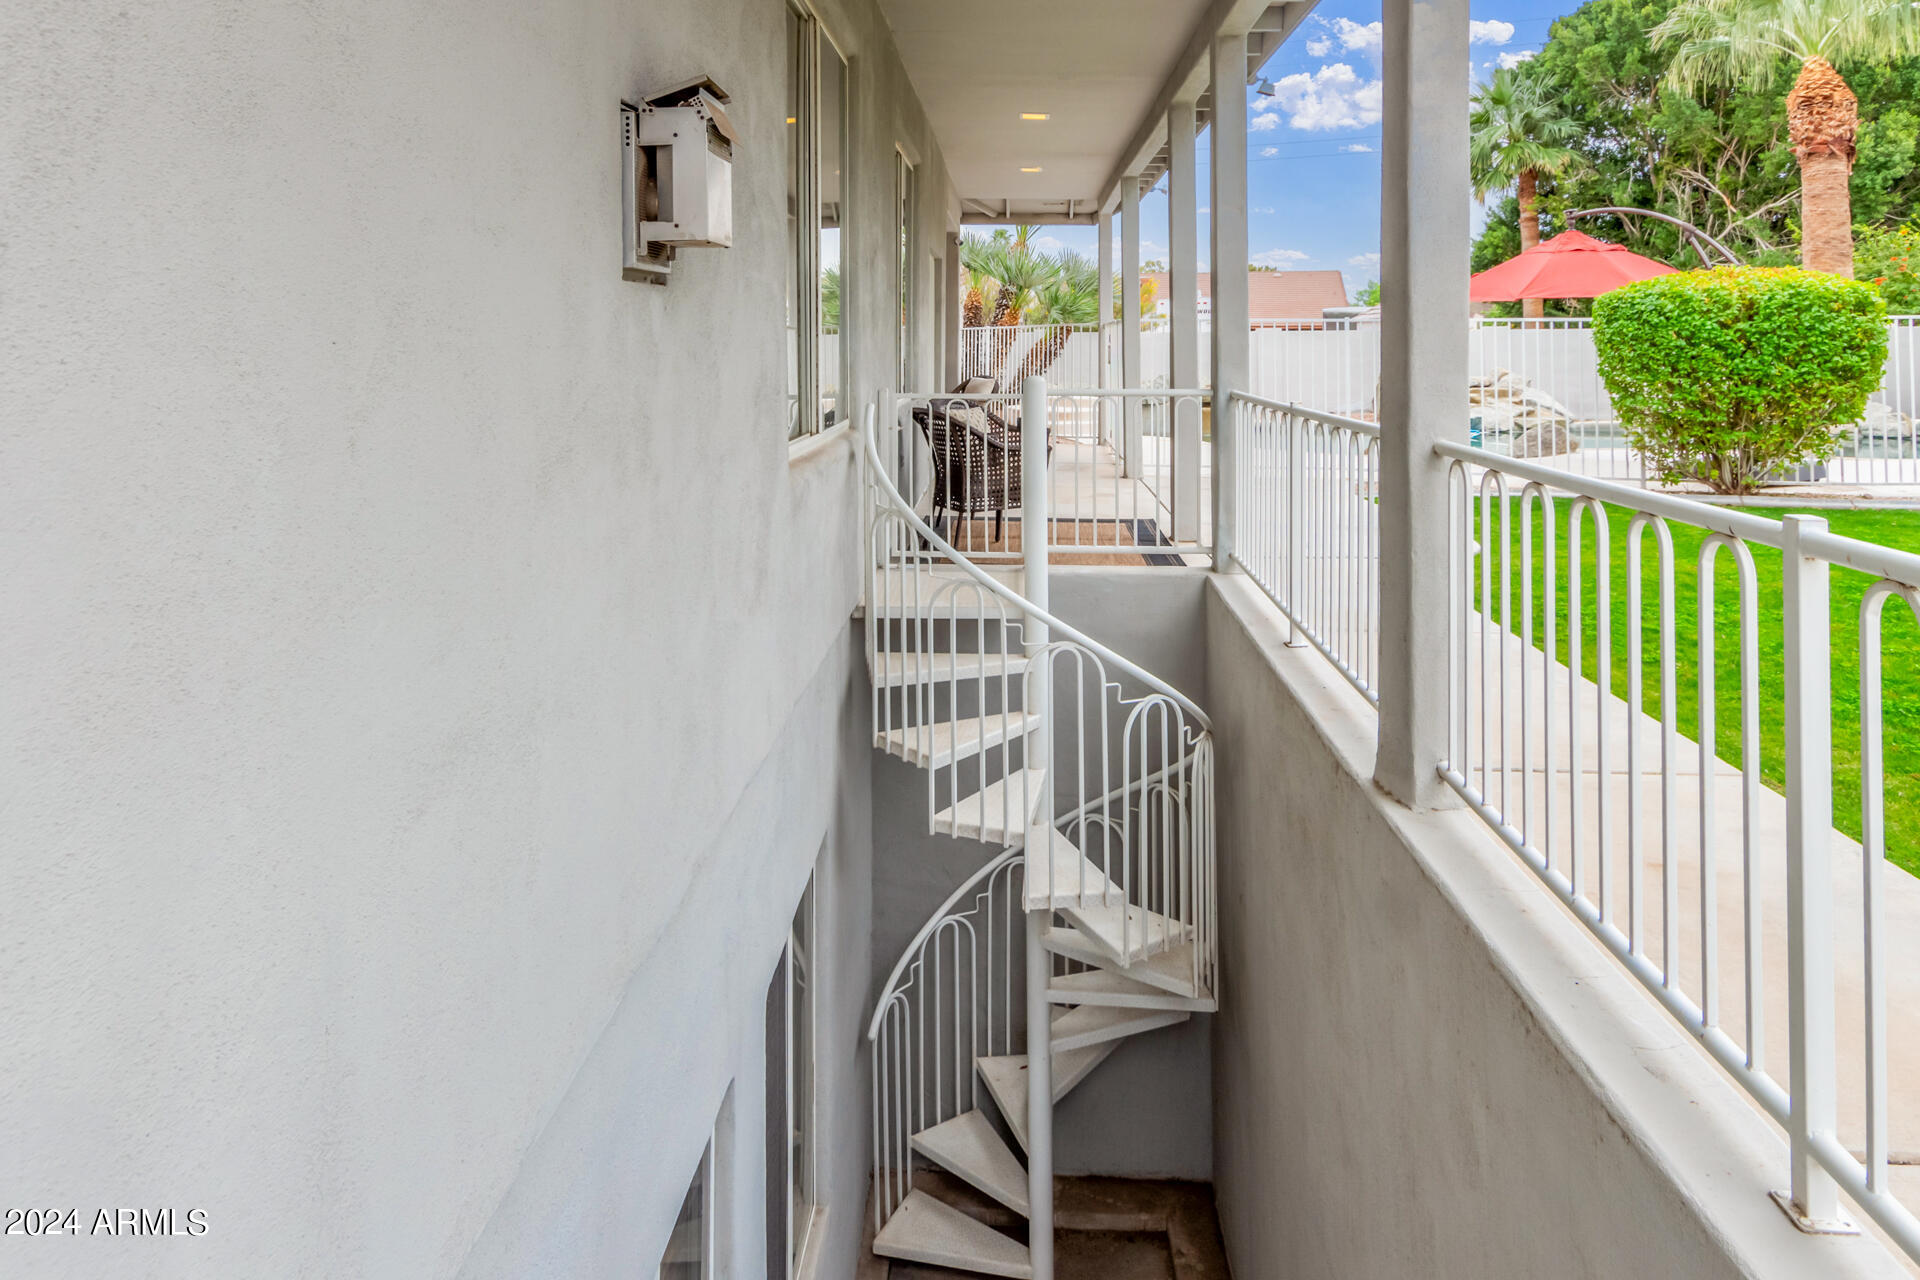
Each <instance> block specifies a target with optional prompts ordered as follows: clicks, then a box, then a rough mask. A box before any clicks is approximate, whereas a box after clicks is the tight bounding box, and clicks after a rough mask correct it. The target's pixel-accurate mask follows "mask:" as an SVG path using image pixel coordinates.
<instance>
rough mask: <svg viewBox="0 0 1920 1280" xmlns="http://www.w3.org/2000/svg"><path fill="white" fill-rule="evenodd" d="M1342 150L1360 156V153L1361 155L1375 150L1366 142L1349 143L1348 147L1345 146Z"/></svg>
mask: <svg viewBox="0 0 1920 1280" xmlns="http://www.w3.org/2000/svg"><path fill="white" fill-rule="evenodd" d="M1340 149H1341V150H1342V151H1351V152H1354V153H1355V154H1358V153H1360V152H1364V151H1372V150H1373V148H1372V147H1370V146H1368V145H1367V144H1366V143H1364V142H1349V143H1348V144H1347V145H1346V146H1344V147H1342V148H1340Z"/></svg>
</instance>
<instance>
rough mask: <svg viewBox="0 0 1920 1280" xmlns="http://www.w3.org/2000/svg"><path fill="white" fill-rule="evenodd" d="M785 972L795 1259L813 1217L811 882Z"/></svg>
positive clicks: (796, 921)
mask: <svg viewBox="0 0 1920 1280" xmlns="http://www.w3.org/2000/svg"><path fill="white" fill-rule="evenodd" d="M787 973H788V975H789V981H790V982H791V983H792V996H791V998H790V999H789V1000H788V1002H787V1008H788V1009H789V1010H790V1011H791V1012H790V1016H791V1017H792V1019H793V1023H792V1030H791V1033H790V1035H789V1036H788V1040H787V1043H788V1045H789V1046H790V1047H791V1058H790V1060H789V1062H790V1065H789V1067H788V1071H789V1073H790V1075H789V1078H790V1080H791V1082H792V1089H793V1095H792V1096H793V1136H792V1144H793V1150H792V1164H791V1166H790V1167H791V1168H792V1170H793V1260H794V1262H795V1263H796V1264H797V1263H798V1262H799V1261H800V1254H801V1253H802V1252H803V1251H804V1250H805V1248H806V1243H807V1239H806V1237H807V1228H808V1227H809V1226H810V1225H811V1224H812V1222H813V1205H814V1204H815V1202H816V1200H817V1197H816V1195H815V1193H814V1168H813V986H814V982H813V882H812V881H811V880H809V881H808V882H807V891H806V893H804V894H802V895H801V898H800V909H799V910H798V911H797V912H795V913H794V917H793V935H792V937H791V939H790V940H789V944H788V963H787Z"/></svg>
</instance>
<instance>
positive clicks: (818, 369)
mask: <svg viewBox="0 0 1920 1280" xmlns="http://www.w3.org/2000/svg"><path fill="white" fill-rule="evenodd" d="M847 154H848V149H847V63H846V59H844V58H842V57H841V56H840V51H839V50H838V49H836V48H835V47H834V44H833V40H832V38H831V37H829V36H828V35H827V34H826V33H825V32H824V31H822V30H821V28H820V24H819V22H818V21H817V20H815V19H814V18H813V16H812V15H811V14H807V13H803V12H800V11H797V10H793V9H789V10H788V11H787V256H788V260H789V264H790V269H789V271H788V278H787V308H786V311H787V403H788V416H787V438H788V439H794V438H797V437H799V436H804V435H810V434H812V433H813V432H816V431H820V430H823V429H825V428H827V427H830V426H833V425H834V424H835V423H837V422H840V421H842V420H843V419H845V418H846V417H847V415H848V413H849V412H850V407H849V405H848V403H847V394H846V388H847V365H846V346H845V344H844V343H842V342H841V340H840V338H841V328H842V314H841V311H842V309H841V299H842V297H843V288H842V285H843V273H844V270H845V268H844V266H843V264H842V262H841V260H840V243H841V233H842V232H843V230H844V229H845V225H846V205H847V200H846V196H847V191H848V186H847ZM809 406H811V408H809Z"/></svg>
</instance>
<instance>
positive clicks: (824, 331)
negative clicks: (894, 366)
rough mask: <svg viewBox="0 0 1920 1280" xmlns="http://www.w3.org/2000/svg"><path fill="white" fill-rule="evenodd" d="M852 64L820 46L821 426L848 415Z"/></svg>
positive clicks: (823, 44)
mask: <svg viewBox="0 0 1920 1280" xmlns="http://www.w3.org/2000/svg"><path fill="white" fill-rule="evenodd" d="M846 155H847V64H846V63H845V62H842V61H841V60H840V55H839V54H838V53H837V52H835V50H834V47H833V42H832V41H831V40H827V39H824V38H823V39H822V40H821V41H820V256H819V262H820V425H821V426H823V427H830V426H832V425H833V424H834V423H836V422H838V421H840V419H841V417H842V416H844V415H845V413H846V412H847V407H846V404H845V401H844V398H843V397H842V395H841V387H840V383H841V378H842V368H841V363H840V229H841V219H842V213H843V209H844V203H845V193H846V181H845V177H844V174H843V173H842V170H843V169H844V168H845V167H846Z"/></svg>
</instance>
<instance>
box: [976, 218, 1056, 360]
mask: <svg viewBox="0 0 1920 1280" xmlns="http://www.w3.org/2000/svg"><path fill="white" fill-rule="evenodd" d="M992 270H993V278H994V280H995V281H996V282H997V283H998V284H999V289H998V291H997V292H996V293H995V295H994V299H993V315H992V317H991V318H990V319H989V321H988V323H989V324H992V325H995V326H997V327H998V328H999V332H997V333H995V334H994V335H993V344H992V363H993V373H994V376H995V377H998V376H999V373H1000V369H1001V367H1002V366H1004V365H1005V364H1006V362H1007V356H1008V355H1009V354H1010V353H1011V352H1012V350H1013V340H1014V332H1013V327H1014V326H1015V325H1018V324H1019V323H1021V321H1022V320H1023V319H1024V318H1025V316H1026V311H1027V308H1028V306H1029V305H1030V304H1031V303H1032V302H1033V300H1034V299H1035V298H1036V297H1038V296H1039V291H1040V289H1041V287H1042V286H1044V285H1045V284H1046V283H1047V280H1048V279H1049V278H1050V277H1051V276H1052V275H1053V271H1054V263H1053V259H1051V258H1049V257H1047V255H1046V254H1044V253H1041V252H1039V251H1037V250H1035V249H1033V248H1031V247H1029V246H1027V245H1023V244H1020V243H1018V242H1013V243H1008V244H1002V245H997V246H995V252H994V255H993V258H992Z"/></svg>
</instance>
